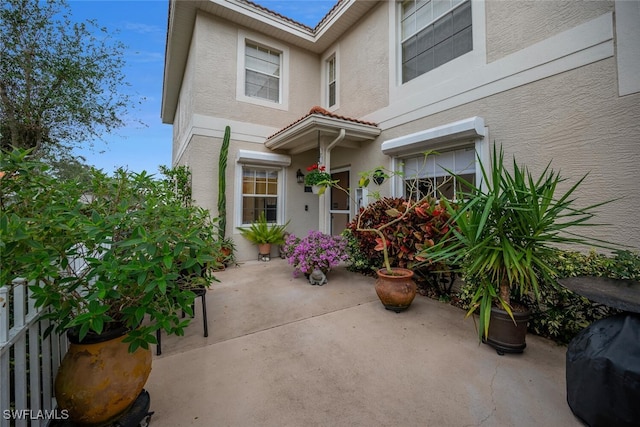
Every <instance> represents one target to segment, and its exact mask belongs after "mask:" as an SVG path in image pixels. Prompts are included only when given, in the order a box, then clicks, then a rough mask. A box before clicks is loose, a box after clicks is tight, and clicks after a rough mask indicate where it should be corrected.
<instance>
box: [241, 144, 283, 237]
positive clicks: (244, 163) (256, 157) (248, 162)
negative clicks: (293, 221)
mask: <svg viewBox="0 0 640 427" xmlns="http://www.w3.org/2000/svg"><path fill="white" fill-rule="evenodd" d="M289 165H291V157H290V156H288V155H283V154H274V153H264V152H260V151H250V150H238V153H237V156H236V164H235V203H234V204H235V208H234V222H235V227H246V226H249V225H250V224H245V223H243V222H242V207H243V205H242V203H243V193H242V183H243V174H242V172H243V168H244V167H248V168H254V169H264V170H271V171H277V172H278V194H277V197H276V200H277V202H276V203H277V212H276V213H277V215H276V223H277V224H279V225H283V224H284V223H285V222H286V219H285V218H286V214H285V209H286V188H287V186H286V182H285V180H286V178H287V175H286V167H287V166H289ZM235 227H234V229H235Z"/></svg>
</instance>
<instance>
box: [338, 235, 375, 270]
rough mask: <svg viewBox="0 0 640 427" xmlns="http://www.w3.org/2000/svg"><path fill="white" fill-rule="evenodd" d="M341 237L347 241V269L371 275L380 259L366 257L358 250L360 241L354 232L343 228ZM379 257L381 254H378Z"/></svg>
mask: <svg viewBox="0 0 640 427" xmlns="http://www.w3.org/2000/svg"><path fill="white" fill-rule="evenodd" d="M342 237H343V238H344V239H345V240H346V242H347V254H348V255H349V264H348V265H347V270H349V271H353V272H355V273H360V274H364V275H372V274H374V272H375V270H377V269H378V268H379V267H380V265H382V264H381V261H380V260H377V261H376V260H375V259H372V258H369V257H367V256H366V255H365V254H364V253H362V251H361V250H360V243H359V241H358V239H356V237H355V235H354V232H353V231H352V230H351V229H349V228H345V229H344V231H343V232H342ZM380 258H382V255H381V254H380Z"/></svg>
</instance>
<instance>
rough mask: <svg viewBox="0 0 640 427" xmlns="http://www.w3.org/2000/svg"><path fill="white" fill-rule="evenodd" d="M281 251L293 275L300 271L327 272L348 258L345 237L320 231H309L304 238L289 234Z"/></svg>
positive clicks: (308, 272) (304, 272) (306, 272)
mask: <svg viewBox="0 0 640 427" xmlns="http://www.w3.org/2000/svg"><path fill="white" fill-rule="evenodd" d="M283 252H284V254H285V256H286V257H287V259H288V261H289V264H291V265H293V267H294V269H295V270H294V272H293V274H294V275H295V276H298V275H299V274H300V273H303V274H311V273H312V272H313V270H321V271H322V272H323V273H325V274H327V273H328V272H329V270H331V269H332V268H333V267H337V266H338V265H339V264H340V263H341V262H343V261H347V260H348V259H349V256H348V254H347V241H346V240H345V239H343V238H342V237H340V236H330V235H328V234H324V233H321V232H320V231H310V232H309V234H308V235H307V237H305V238H304V239H300V238H298V237H296V236H295V235H294V234H290V235H289V236H288V237H287V240H286V241H285V243H284V245H283Z"/></svg>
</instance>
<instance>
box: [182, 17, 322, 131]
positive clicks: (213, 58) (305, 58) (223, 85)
mask: <svg viewBox="0 0 640 427" xmlns="http://www.w3.org/2000/svg"><path fill="white" fill-rule="evenodd" d="M242 30H243V31H245V32H248V33H249V34H251V30H250V29H246V28H243V29H242ZM238 34H239V32H238V27H237V26H235V25H232V24H230V23H229V22H228V21H224V20H222V19H220V18H218V17H215V16H212V15H209V14H206V13H199V14H198V16H197V20H196V29H195V32H194V39H195V42H194V45H193V48H192V52H191V54H190V56H191V57H195V58H197V59H196V60H195V62H196V66H195V72H194V74H193V79H194V81H196V82H198V84H197V90H195V91H194V92H193V102H194V106H193V108H194V110H195V112H196V113H198V114H203V115H206V116H211V117H224V118H226V119H230V120H238V121H250V122H251V123H254V124H260V125H267V126H273V127H276V128H280V127H284V126H286V125H288V124H290V123H291V122H293V121H294V120H297V119H298V118H299V117H301V116H302V115H304V114H306V113H308V112H309V110H310V109H311V107H313V106H314V105H318V103H319V102H320V84H319V82H320V66H319V63H320V62H319V61H320V59H319V56H318V55H316V54H313V53H310V52H306V51H304V50H302V49H299V48H297V47H294V46H290V45H288V46H287V47H288V52H289V67H288V69H287V70H283V73H286V75H288V78H286V77H285V78H284V79H283V84H286V85H288V92H289V97H288V100H289V108H288V110H281V109H277V108H270V107H265V106H261V105H256V104H252V103H248V102H242V101H239V100H237V99H236V81H237V72H236V70H237V64H238V52H237V51H238V37H239V36H238ZM267 40H268V38H267ZM274 42H276V41H274ZM277 43H278V44H281V43H280V42H277ZM212 46H215V48H212Z"/></svg>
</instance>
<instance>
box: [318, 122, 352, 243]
mask: <svg viewBox="0 0 640 427" xmlns="http://www.w3.org/2000/svg"><path fill="white" fill-rule="evenodd" d="M346 134H347V131H346V130H345V129H344V128H342V129H340V133H338V136H337V137H336V138H335V139H334V140H333V141H331V142H330V143H329V144H328V145H326V146H325V145H324V144H321V145H320V163H321V164H322V165H324V166H325V167H326V168H327V171H329V172H331V150H333V148H334V147H335V146H336V145H338V144H339V143H340V142H341V141H342V140H343V139H344V137H345V136H346ZM329 196H330V193H324V194H323V195H322V196H320V201H319V202H320V203H318V207H319V210H320V212H318V218H319V222H320V224H318V226H319V227H318V228H319V230H320V231H321V232H322V233H325V234H329V233H330V232H331V212H329V210H330V203H331V200H330V197H329Z"/></svg>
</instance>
